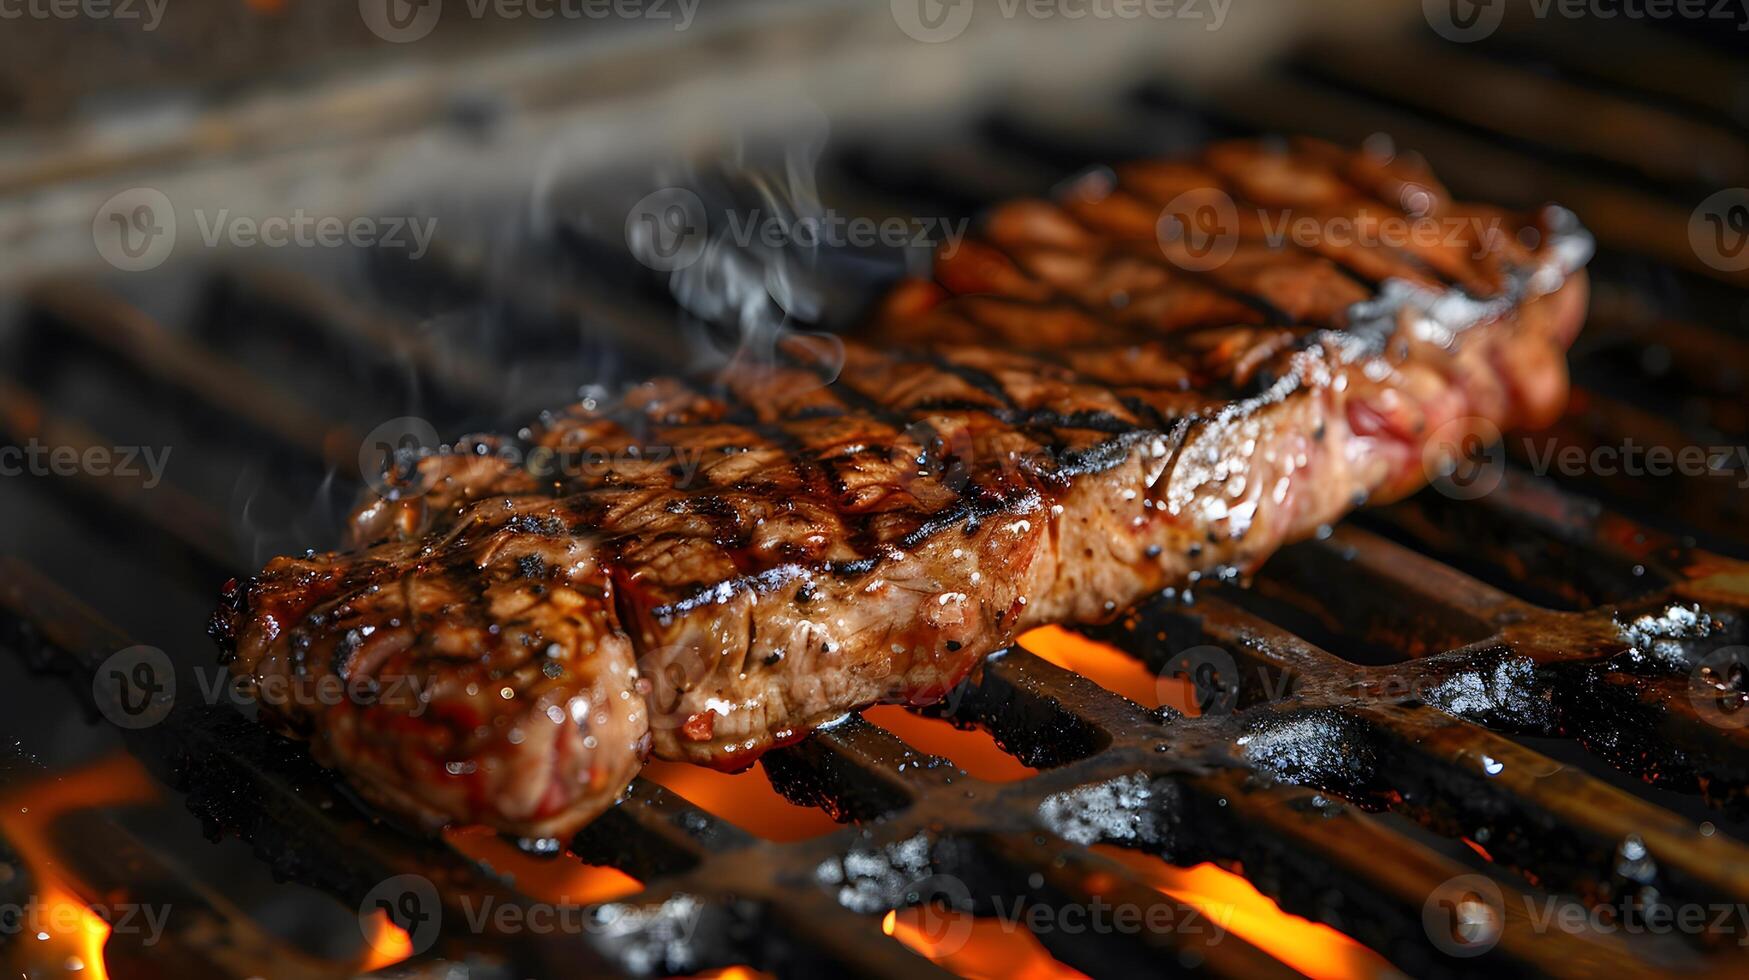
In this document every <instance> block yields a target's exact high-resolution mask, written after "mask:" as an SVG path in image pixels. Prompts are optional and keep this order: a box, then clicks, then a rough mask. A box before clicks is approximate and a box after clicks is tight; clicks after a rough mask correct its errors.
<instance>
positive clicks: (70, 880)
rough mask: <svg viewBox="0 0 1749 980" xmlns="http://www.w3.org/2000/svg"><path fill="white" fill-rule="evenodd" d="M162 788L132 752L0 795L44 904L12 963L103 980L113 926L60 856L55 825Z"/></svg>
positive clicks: (9, 829) (2, 818) (148, 797)
mask: <svg viewBox="0 0 1749 980" xmlns="http://www.w3.org/2000/svg"><path fill="white" fill-rule="evenodd" d="M157 795H158V791H157V788H156V787H155V786H153V784H152V781H151V780H150V779H149V778H148V777H147V776H146V773H145V770H143V769H141V768H140V766H139V764H138V763H137V762H135V761H134V760H133V758H132V757H130V756H126V755H120V754H117V755H112V756H108V757H105V758H104V759H102V760H100V761H98V762H95V763H92V764H91V765H88V766H86V767H84V768H82V769H79V770H77V771H74V772H71V773H67V774H66V775H64V776H61V777H59V778H51V777H44V778H43V779H41V780H38V781H36V782H33V783H31V784H29V785H27V786H24V787H22V788H20V789H17V790H15V791H13V792H11V793H9V794H7V795H6V796H5V797H0V832H4V833H5V835H6V838H7V840H8V841H9V842H10V843H11V844H12V847H13V849H14V850H15V851H16V852H17V853H18V858H19V860H20V861H21V862H22V863H23V864H24V867H25V870H26V871H27V872H29V874H30V876H31V881H32V884H33V885H34V896H35V899H36V901H37V902H38V903H40V908H38V909H36V910H34V911H33V912H32V913H31V914H32V916H33V919H28V920H26V923H25V924H26V926H27V927H32V928H35V929H36V930H37V931H36V933H35V935H34V936H32V937H30V939H29V941H24V940H22V939H21V940H20V941H17V942H15V943H12V944H10V945H11V948H10V955H9V956H8V957H7V961H8V962H10V963H11V965H13V966H14V967H16V968H18V969H19V971H20V972H21V973H23V974H24V975H27V976H35V975H44V976H52V975H56V974H60V973H68V974H75V975H77V976H79V977H82V978H90V980H103V978H105V977H107V976H108V971H107V970H106V968H105V965H104V962H103V947H104V944H105V943H107V942H108V941H109V932H110V927H109V923H107V922H105V921H104V920H103V919H102V918H100V917H99V916H98V915H97V914H96V913H95V912H93V911H91V908H90V905H89V904H88V902H87V901H86V900H85V899H84V898H83V897H81V890H82V888H81V883H80V882H79V881H78V880H77V879H76V878H75V877H74V876H73V875H72V873H71V871H70V869H68V868H66V867H65V866H63V865H62V864H61V863H60V862H58V861H56V860H55V854H54V848H53V845H52V843H51V841H50V836H49V835H50V830H51V828H52V827H53V826H54V823H55V821H56V820H57V819H59V818H60V817H62V816H63V815H65V814H68V813H72V812H75V811H78V810H89V809H93V808H95V807H105V806H119V805H122V804H128V803H147V802H150V801H152V800H154V799H156V798H157Z"/></svg>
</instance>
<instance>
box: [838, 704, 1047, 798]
mask: <svg viewBox="0 0 1749 980" xmlns="http://www.w3.org/2000/svg"><path fill="white" fill-rule="evenodd" d="M862 717H863V718H865V719H867V720H868V721H869V722H870V723H872V724H875V725H879V726H880V727H882V728H884V729H886V730H887V731H889V732H892V733H893V734H894V735H897V736H899V737H900V738H902V739H904V740H905V741H906V742H907V743H909V744H910V745H911V747H912V748H914V749H917V750H918V751H919V752H927V753H929V754H930V755H938V756H941V757H942V758H944V759H947V760H948V761H950V762H952V763H953V764H954V765H956V766H959V767H960V768H961V769H964V770H965V771H966V775H968V776H971V777H972V778H974V779H982V780H984V781H985V782H989V783H1011V782H1014V781H1015V780H1017V779H1025V778H1026V777H1028V776H1031V775H1033V774H1035V773H1037V772H1038V770H1037V769H1034V768H1032V767H1030V766H1028V765H1026V764H1025V763H1023V762H1021V761H1020V760H1019V759H1016V758H1015V757H1014V756H1011V755H1009V754H1008V753H1007V752H1004V751H1002V747H1001V746H1000V745H997V744H996V740H995V739H994V738H992V737H991V736H990V733H989V732H987V731H985V730H984V729H982V728H957V727H955V726H954V725H953V723H952V722H948V721H943V720H942V719H940V718H929V717H925V716H923V715H920V714H917V713H916V712H914V711H909V710H906V709H905V708H903V707H901V706H899V705H896V704H883V705H878V706H876V707H873V708H870V709H868V710H867V711H864V712H863V713H862Z"/></svg>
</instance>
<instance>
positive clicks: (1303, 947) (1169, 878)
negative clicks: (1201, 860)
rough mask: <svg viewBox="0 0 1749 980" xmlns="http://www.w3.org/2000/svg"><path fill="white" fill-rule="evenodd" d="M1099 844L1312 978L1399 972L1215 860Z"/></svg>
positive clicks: (1154, 883)
mask: <svg viewBox="0 0 1749 980" xmlns="http://www.w3.org/2000/svg"><path fill="white" fill-rule="evenodd" d="M1094 850H1096V851H1098V852H1100V853H1101V854H1104V855H1105V856H1106V857H1109V858H1111V859H1113V860H1115V861H1118V862H1121V863H1122V864H1124V865H1127V866H1128V867H1129V868H1131V869H1132V870H1134V871H1135V872H1136V873H1137V874H1139V875H1140V876H1141V877H1142V878H1143V879H1145V880H1146V881H1147V882H1148V884H1149V885H1152V886H1153V887H1154V888H1156V889H1158V890H1159V891H1160V892H1161V893H1163V894H1166V895H1170V896H1172V898H1174V899H1176V900H1177V901H1180V902H1183V903H1185V904H1186V905H1190V906H1193V907H1194V908H1196V909H1198V910H1199V911H1201V912H1202V913H1203V915H1205V916H1207V917H1208V919H1209V920H1210V921H1212V922H1215V923H1216V924H1218V925H1220V926H1221V927H1222V928H1224V929H1225V930H1226V931H1228V932H1231V933H1232V934H1233V935H1235V936H1238V937H1239V938H1240V939H1243V940H1245V941H1246V942H1248V943H1250V944H1251V945H1253V946H1256V947H1257V948H1258V949H1261V950H1263V951H1264V952H1266V953H1268V954H1269V955H1271V956H1273V957H1275V958H1276V959H1278V960H1280V961H1282V962H1283V963H1286V964H1287V965H1288V966H1291V967H1293V968H1294V969H1296V970H1298V971H1300V972H1301V973H1304V974H1305V975H1306V976H1308V977H1311V978H1313V980H1338V978H1350V977H1369V978H1370V977H1387V976H1397V975H1399V974H1398V971H1397V970H1396V969H1395V968H1394V967H1392V966H1391V964H1390V963H1389V962H1388V961H1387V960H1385V958H1384V957H1382V956H1380V955H1379V954H1377V953H1375V952H1373V951H1372V950H1370V949H1368V948H1366V947H1365V946H1362V945H1361V944H1360V943H1357V942H1355V941H1354V940H1352V939H1350V938H1348V937H1347V936H1344V935H1343V934H1342V933H1340V932H1337V931H1336V930H1334V929H1332V928H1330V927H1329V926H1326V925H1321V924H1319V923H1316V922H1312V921H1311V920H1309V919H1302V918H1300V917H1299V916H1297V915H1290V914H1289V913H1287V912H1283V911H1282V910H1281V907H1280V906H1278V905H1276V904H1275V903H1274V902H1272V901H1270V900H1269V898H1268V897H1267V896H1265V895H1264V894H1263V893H1262V892H1260V891H1258V890H1257V889H1256V888H1254V887H1252V885H1251V883H1250V882H1248V881H1246V880H1245V879H1244V878H1241V877H1239V876H1238V875H1236V874H1233V873H1232V872H1230V871H1225V870H1222V869H1221V868H1217V867H1215V866H1214V865H1212V864H1199V865H1197V866H1196V867H1194V868H1180V867H1175V866H1173V865H1170V864H1167V863H1166V862H1165V861H1162V860H1160V859H1159V858H1156V857H1153V856H1151V855H1148V854H1142V853H1139V852H1137V851H1130V850H1125V849H1124V848H1121V847H1110V846H1106V845H1099V846H1096V847H1095V848H1094Z"/></svg>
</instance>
